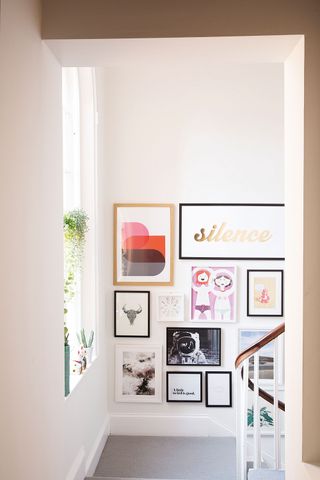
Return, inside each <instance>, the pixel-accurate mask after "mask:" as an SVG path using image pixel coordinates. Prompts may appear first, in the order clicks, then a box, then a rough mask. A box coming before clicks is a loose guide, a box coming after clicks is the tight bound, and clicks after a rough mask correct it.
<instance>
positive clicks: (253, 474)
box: [248, 469, 285, 480]
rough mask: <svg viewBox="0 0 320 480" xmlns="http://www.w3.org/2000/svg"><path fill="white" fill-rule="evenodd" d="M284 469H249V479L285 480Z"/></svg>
mask: <svg viewBox="0 0 320 480" xmlns="http://www.w3.org/2000/svg"><path fill="white" fill-rule="evenodd" d="M284 479H285V474H284V471H283V470H267V469H259V470H249V474H248V480H284Z"/></svg>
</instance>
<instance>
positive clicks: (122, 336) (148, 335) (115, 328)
mask: <svg viewBox="0 0 320 480" xmlns="http://www.w3.org/2000/svg"><path fill="white" fill-rule="evenodd" d="M118 293H132V294H135V293H144V294H146V295H147V296H148V334H147V335H117V294H118ZM114 336H115V337H121V338H149V337H150V291H149V290H115V291H114Z"/></svg>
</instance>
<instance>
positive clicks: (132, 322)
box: [114, 290, 150, 337]
mask: <svg viewBox="0 0 320 480" xmlns="http://www.w3.org/2000/svg"><path fill="white" fill-rule="evenodd" d="M114 336H115V337H150V292H145V291H143V292H138V291H130V292H128V291H124V290H118V291H115V292H114Z"/></svg>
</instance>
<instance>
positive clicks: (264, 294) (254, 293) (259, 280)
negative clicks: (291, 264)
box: [247, 270, 283, 317]
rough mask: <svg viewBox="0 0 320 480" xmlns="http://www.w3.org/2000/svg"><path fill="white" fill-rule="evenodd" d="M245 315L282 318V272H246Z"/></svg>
mask: <svg viewBox="0 0 320 480" xmlns="http://www.w3.org/2000/svg"><path fill="white" fill-rule="evenodd" d="M247 315H248V317H282V316H283V270H248V271H247Z"/></svg>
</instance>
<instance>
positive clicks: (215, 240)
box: [179, 203, 284, 260]
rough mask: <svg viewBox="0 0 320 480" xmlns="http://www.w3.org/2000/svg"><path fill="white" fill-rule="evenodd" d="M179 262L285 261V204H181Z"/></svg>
mask: <svg viewBox="0 0 320 480" xmlns="http://www.w3.org/2000/svg"><path fill="white" fill-rule="evenodd" d="M179 258H181V259H187V260H191V259H203V260H226V259H229V260H254V259H259V260H284V204H274V203H272V204H265V203H210V204H209V203H181V204H180V205H179Z"/></svg>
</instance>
